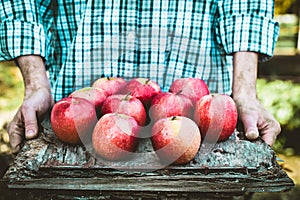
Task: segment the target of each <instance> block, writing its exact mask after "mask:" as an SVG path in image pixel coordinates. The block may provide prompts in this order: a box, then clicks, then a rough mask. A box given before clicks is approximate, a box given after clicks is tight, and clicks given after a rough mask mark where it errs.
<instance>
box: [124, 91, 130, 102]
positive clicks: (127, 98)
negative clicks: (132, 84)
mask: <svg viewBox="0 0 300 200" xmlns="http://www.w3.org/2000/svg"><path fill="white" fill-rule="evenodd" d="M130 95H131V92H128V93H127V94H126V96H125V97H124V100H126V101H128V100H129V96H130Z"/></svg>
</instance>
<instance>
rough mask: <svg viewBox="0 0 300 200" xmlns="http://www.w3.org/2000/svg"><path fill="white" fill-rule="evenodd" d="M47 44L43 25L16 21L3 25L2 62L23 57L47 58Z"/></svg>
mask: <svg viewBox="0 0 300 200" xmlns="http://www.w3.org/2000/svg"><path fill="white" fill-rule="evenodd" d="M45 44H46V43H45V33H44V29H43V27H42V26H41V25H38V24H32V23H27V22H24V21H16V20H12V21H10V20H7V21H4V22H2V23H1V26H0V46H1V52H0V55H1V56H0V59H1V60H10V59H14V58H16V57H18V56H21V55H40V56H42V57H45V51H46V50H45V48H46V47H45Z"/></svg>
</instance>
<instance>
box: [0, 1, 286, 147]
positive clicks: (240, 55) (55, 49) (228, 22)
mask: <svg viewBox="0 0 300 200" xmlns="http://www.w3.org/2000/svg"><path fill="white" fill-rule="evenodd" d="M272 3H273V2H272V1H267V0H262V1H260V0H207V1H200V0H197V1H195V0H194V1H193V0H177V1H175V0H171V1H167V0H150V1H142V0H88V1H81V0H54V1H51V0H36V1H33V0H25V1H24V0H22V1H21V0H15V1H10V0H1V4H0V14H1V26H0V42H1V43H0V45H1V46H0V47H1V51H0V59H1V60H11V59H14V60H15V61H16V63H17V65H18V66H19V68H20V70H21V72H22V75H23V78H24V83H25V98H24V102H23V104H22V106H21V107H20V109H19V110H18V112H17V114H16V116H15V117H14V119H13V120H12V122H11V123H10V125H9V128H8V132H9V135H10V142H11V146H12V148H13V150H14V151H15V152H17V151H18V150H19V149H20V147H21V144H22V140H23V137H24V133H25V138H26V139H32V138H35V137H36V136H37V133H38V123H37V122H38V120H40V119H41V117H42V116H43V115H44V113H45V112H46V111H47V110H48V109H49V108H50V107H51V106H52V105H53V102H54V101H53V99H52V97H53V98H54V100H55V101H58V100H59V99H61V98H62V97H64V96H67V95H68V94H69V93H71V92H72V91H73V90H75V89H78V88H80V87H85V86H90V85H91V84H92V82H93V81H94V80H96V79H97V78H99V77H101V76H121V77H124V78H126V79H131V78H135V77H147V78H151V79H153V80H155V81H156V82H158V83H159V84H160V85H161V86H162V88H163V90H165V91H166V90H167V89H168V87H169V86H170V84H171V83H172V81H174V80H175V79H177V78H180V77H198V78H201V79H203V80H204V81H205V82H206V83H207V84H208V86H209V89H210V92H211V93H226V94H232V96H233V98H234V100H235V102H236V104H237V108H238V111H239V116H240V118H241V120H242V122H243V124H244V128H245V133H246V136H247V137H248V139H250V140H252V139H255V138H257V137H258V136H259V134H260V136H261V137H262V139H263V140H264V141H265V142H266V143H268V144H270V145H272V144H273V143H274V141H275V139H276V136H277V135H278V134H279V132H280V126H279V124H278V122H277V121H276V120H275V119H274V117H273V116H272V115H271V114H269V113H268V112H267V111H266V110H265V108H264V107H263V106H262V105H261V103H260V102H259V101H258V100H257V97H256V87H255V86H256V78H257V63H258V61H259V60H261V61H264V60H266V59H268V58H269V57H271V56H272V54H273V50H274V46H275V42H276V39H277V36H278V32H279V27H278V24H277V23H276V22H274V21H273V19H272V18H273V5H272ZM46 69H49V74H50V78H49V79H48V77H47V74H46ZM49 80H50V81H49ZM50 88H51V89H50Z"/></svg>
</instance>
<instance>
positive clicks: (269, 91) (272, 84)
mask: <svg viewBox="0 0 300 200" xmlns="http://www.w3.org/2000/svg"><path fill="white" fill-rule="evenodd" d="M299 15H300V0H276V1H275V19H276V21H278V22H279V23H280V36H279V39H278V42H277V46H276V49H275V55H274V57H273V58H272V59H271V60H270V61H268V62H266V63H262V64H260V65H259V79H258V82H257V90H258V97H259V99H260V100H261V101H262V103H263V104H264V105H265V106H266V108H267V109H268V110H269V111H270V112H271V113H272V114H273V115H274V116H275V117H276V119H277V120H278V121H279V122H280V124H281V126H282V133H281V135H280V136H279V137H278V139H277V141H276V144H275V145H274V150H275V151H276V153H277V155H278V157H279V158H281V159H282V160H283V162H280V163H279V164H280V165H281V166H282V167H283V169H284V170H285V171H286V172H287V173H288V175H289V176H290V177H291V178H292V179H293V180H294V182H295V183H296V184H297V187H296V188H295V189H294V190H292V191H290V192H285V193H280V194H255V195H254V197H253V199H297V198H298V197H299V196H300V186H299V185H300V171H299V168H300V55H299V53H300V29H299V24H300V22H299ZM23 92H24V87H23V81H22V76H21V74H20V72H19V69H18V68H17V67H16V66H15V65H14V63H13V62H0V178H1V177H2V175H3V173H4V171H5V169H6V168H7V166H8V164H9V163H10V162H12V156H11V152H10V148H9V137H8V134H7V131H6V127H7V124H8V122H9V121H10V120H11V119H12V117H13V116H14V113H15V112H16V110H17V109H18V107H19V106H20V105H21V103H22V100H23Z"/></svg>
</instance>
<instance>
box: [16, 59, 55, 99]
mask: <svg viewBox="0 0 300 200" xmlns="http://www.w3.org/2000/svg"><path fill="white" fill-rule="evenodd" d="M16 63H17V65H18V67H19V68H20V70H21V73H22V76H23V80H24V85H25V96H27V95H28V93H31V92H33V91H36V90H38V89H40V88H44V89H47V90H49V91H50V83H49V80H48V77H47V73H46V69H45V64H44V61H43V59H42V58H41V57H40V56H35V55H28V56H20V57H18V58H17V59H16Z"/></svg>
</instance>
